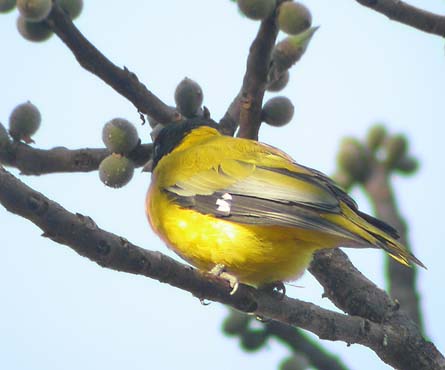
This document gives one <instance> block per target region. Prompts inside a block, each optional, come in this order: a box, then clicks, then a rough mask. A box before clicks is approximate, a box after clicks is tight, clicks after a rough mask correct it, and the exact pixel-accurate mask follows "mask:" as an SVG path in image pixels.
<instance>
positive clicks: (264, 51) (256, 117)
mask: <svg viewBox="0 0 445 370" xmlns="http://www.w3.org/2000/svg"><path fill="white" fill-rule="evenodd" d="M281 2H282V1H278V2H277V7H278V6H279V4H280V3H281ZM275 16H276V14H275V12H273V13H272V14H271V15H270V16H269V17H268V18H266V19H265V20H263V21H262V22H261V25H260V28H259V30H258V33H257V35H256V37H255V39H254V40H253V42H252V45H251V46H250V50H249V56H248V57H247V66H246V72H245V74H244V79H243V85H242V87H241V91H240V92H239V94H238V95H237V96H236V98H235V99H234V101H233V102H232V103H231V105H230V107H229V109H228V110H227V112H226V114H225V115H224V117H223V118H222V119H221V121H220V124H221V127H222V131H221V132H223V133H226V134H229V135H230V134H231V135H233V134H234V132H235V130H236V127H237V125H238V123H239V126H240V129H239V132H238V136H239V137H244V138H250V139H253V140H258V131H259V129H260V125H261V109H262V103H263V97H264V92H265V91H266V85H267V74H268V72H269V66H270V57H271V53H272V49H273V47H274V45H275V40H276V39H277V35H278V27H277V25H276V23H275Z"/></svg>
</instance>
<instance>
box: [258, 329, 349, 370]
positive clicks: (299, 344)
mask: <svg viewBox="0 0 445 370" xmlns="http://www.w3.org/2000/svg"><path fill="white" fill-rule="evenodd" d="M266 330H267V332H268V334H269V335H273V336H275V337H277V338H278V339H280V340H281V341H283V342H284V343H286V344H287V345H288V346H289V347H290V348H291V349H292V350H293V351H294V352H295V353H302V354H304V355H305V357H306V358H307V360H308V361H309V363H310V365H311V367H314V368H316V369H317V370H347V369H348V367H347V366H346V365H345V364H343V363H342V362H341V360H340V358H338V357H337V356H335V355H332V354H330V353H329V352H327V350H326V349H324V348H321V347H320V345H319V344H316V343H314V342H313V341H312V340H311V339H310V338H309V337H308V336H307V335H305V334H304V333H303V332H302V331H301V330H300V329H296V328H293V327H291V326H289V325H285V324H283V323H280V322H278V321H271V322H269V323H267V324H266Z"/></svg>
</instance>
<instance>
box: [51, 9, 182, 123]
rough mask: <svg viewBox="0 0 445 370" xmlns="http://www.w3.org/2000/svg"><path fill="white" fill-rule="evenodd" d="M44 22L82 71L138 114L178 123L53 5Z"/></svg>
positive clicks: (174, 114) (174, 115)
mask: <svg viewBox="0 0 445 370" xmlns="http://www.w3.org/2000/svg"><path fill="white" fill-rule="evenodd" d="M46 22H47V23H48V25H49V26H50V27H51V29H52V30H53V31H54V33H55V34H56V35H57V36H59V38H60V39H61V40H62V41H63V42H64V43H65V44H66V46H68V48H69V49H70V50H71V51H72V52H73V54H74V56H75V57H76V59H77V61H78V62H79V64H80V65H81V66H82V67H83V68H85V69H86V70H87V71H89V72H91V73H93V74H95V75H96V76H98V77H99V78H100V79H102V80H103V81H104V82H105V83H107V84H108V85H110V86H111V87H112V88H113V89H114V90H116V91H117V92H118V93H119V94H121V95H123V96H124V97H126V98H127V99H128V100H129V101H130V102H132V103H133V104H134V106H135V107H136V108H137V110H138V111H139V112H142V113H146V114H148V115H149V116H151V117H153V118H154V119H156V120H157V121H158V122H160V123H169V122H172V121H176V120H179V119H180V117H181V115H180V114H179V113H178V112H176V111H175V110H174V109H172V108H170V107H169V106H168V105H166V104H165V103H164V102H162V101H161V100H160V99H159V98H158V97H156V96H155V95H154V94H153V93H152V92H150V91H149V90H148V89H147V88H146V87H145V85H144V84H142V83H141V82H140V81H139V80H138V78H137V76H136V75H135V74H134V73H133V72H130V71H129V70H128V69H127V68H126V67H124V68H123V69H122V68H119V67H117V66H115V65H114V64H113V63H112V62H111V61H110V60H108V59H107V58H106V57H105V56H104V55H103V54H102V53H101V52H100V51H99V50H98V49H97V48H96V47H95V46H94V45H93V44H91V43H90V42H89V41H88V40H87V39H86V38H85V37H84V36H83V35H82V33H81V32H80V31H79V30H78V29H77V28H76V26H75V25H74V24H73V22H72V21H71V20H70V18H69V17H68V16H67V15H66V14H65V12H63V10H62V9H61V8H60V7H59V6H58V5H57V3H56V2H54V3H53V8H52V11H51V13H50V15H49V16H48V18H47V20H46Z"/></svg>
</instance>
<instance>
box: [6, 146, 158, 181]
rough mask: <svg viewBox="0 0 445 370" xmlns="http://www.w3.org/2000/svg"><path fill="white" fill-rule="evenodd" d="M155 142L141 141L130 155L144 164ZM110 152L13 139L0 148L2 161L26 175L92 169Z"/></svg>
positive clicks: (139, 164)
mask: <svg viewBox="0 0 445 370" xmlns="http://www.w3.org/2000/svg"><path fill="white" fill-rule="evenodd" d="M151 148H152V144H143V145H138V146H137V147H136V148H135V149H134V150H133V151H132V152H131V153H129V154H128V157H129V158H131V159H132V160H133V162H134V163H135V165H136V166H138V167H140V166H143V165H144V164H145V163H147V161H148V160H149V159H150V158H151ZM108 155H110V152H109V151H108V149H105V148H100V149H99V148H97V149H92V148H85V149H67V148H64V147H57V148H53V149H37V148H33V147H31V146H29V145H27V144H24V143H20V142H13V143H11V145H10V146H9V147H8V148H7V149H4V150H1V149H0V163H3V164H5V165H7V166H12V167H15V168H18V169H19V170H20V171H21V173H22V174H24V175H43V174H48V173H56V172H90V171H95V170H97V168H98V167H99V164H100V162H102V160H103V159H104V158H105V157H106V156H108Z"/></svg>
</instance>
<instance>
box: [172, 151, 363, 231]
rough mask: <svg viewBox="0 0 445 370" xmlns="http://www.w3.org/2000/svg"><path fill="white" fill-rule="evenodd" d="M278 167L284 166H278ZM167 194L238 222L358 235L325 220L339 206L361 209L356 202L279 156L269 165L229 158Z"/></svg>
mask: <svg viewBox="0 0 445 370" xmlns="http://www.w3.org/2000/svg"><path fill="white" fill-rule="evenodd" d="M271 156H272V157H273V158H272V160H271ZM272 163H273V166H272V165H271V164H272ZM279 163H281V164H283V166H281V167H280V166H276V164H279ZM164 190H165V191H167V192H168V193H169V195H170V197H171V199H172V200H173V201H174V202H176V203H177V204H179V205H180V206H182V207H184V208H189V209H194V210H196V211H198V212H200V213H203V214H211V215H214V216H215V217H220V218H225V219H227V220H230V221H233V222H239V223H245V224H257V225H258V224H259V225H277V226H287V227H298V228H303V229H308V230H317V231H323V232H327V233H330V234H336V235H339V236H343V237H345V236H346V237H347V236H349V237H351V238H354V237H355V236H354V234H352V233H350V232H349V231H347V230H345V229H344V228H342V227H341V226H339V225H337V224H335V223H334V222H332V221H330V220H328V219H327V218H323V217H322V215H323V214H331V215H332V214H337V215H340V214H341V213H342V210H341V205H340V202H344V203H346V204H348V206H350V207H353V208H354V209H356V205H355V203H354V201H353V200H352V199H351V198H350V197H349V196H348V195H347V194H346V193H344V192H343V191H342V190H341V189H340V188H338V187H337V186H336V185H335V184H334V183H333V182H332V181H331V180H330V179H329V178H327V177H326V176H324V175H323V174H321V173H320V172H317V171H314V170H311V169H309V168H307V167H302V166H299V165H297V164H296V163H292V162H289V160H288V158H281V157H280V156H276V155H275V154H271V155H270V156H268V160H266V161H264V160H263V157H262V158H261V160H254V159H252V158H249V159H248V160H238V159H226V160H223V161H221V162H220V163H218V164H217V165H214V166H213V167H212V168H210V169H207V170H204V171H199V172H198V173H195V174H193V175H191V176H189V177H187V178H186V179H184V178H183V179H181V180H180V181H177V182H176V183H175V184H174V185H172V186H168V187H166V188H165V189H164ZM349 234H350V235H349Z"/></svg>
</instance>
